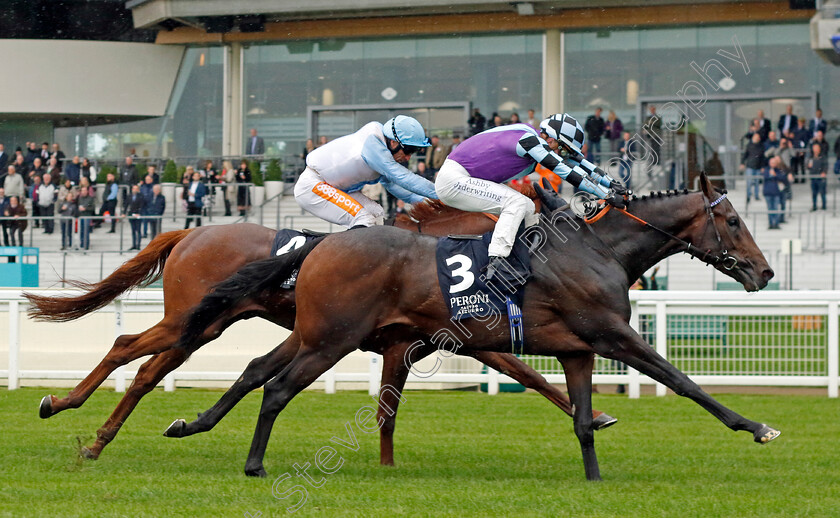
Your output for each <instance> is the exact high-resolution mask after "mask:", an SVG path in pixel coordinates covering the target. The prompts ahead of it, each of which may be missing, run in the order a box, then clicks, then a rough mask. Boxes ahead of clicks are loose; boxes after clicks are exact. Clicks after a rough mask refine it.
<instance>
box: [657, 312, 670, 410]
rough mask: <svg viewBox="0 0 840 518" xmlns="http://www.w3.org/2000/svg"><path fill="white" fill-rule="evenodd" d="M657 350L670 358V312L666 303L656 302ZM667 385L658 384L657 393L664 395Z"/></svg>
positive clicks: (660, 354)
mask: <svg viewBox="0 0 840 518" xmlns="http://www.w3.org/2000/svg"><path fill="white" fill-rule="evenodd" d="M656 352H657V353H659V356H661V357H663V358H665V359H666V360H667V359H668V313H667V312H666V311H665V303H664V302H657V303H656ZM666 390H667V387H665V385H663V384H662V383H658V382H657V384H656V395H657V396H664V395H665V394H666Z"/></svg>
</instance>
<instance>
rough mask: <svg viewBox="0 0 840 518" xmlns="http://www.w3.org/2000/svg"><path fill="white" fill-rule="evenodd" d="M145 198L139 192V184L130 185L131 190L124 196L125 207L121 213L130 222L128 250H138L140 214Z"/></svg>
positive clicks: (140, 226) (142, 210)
mask: <svg viewBox="0 0 840 518" xmlns="http://www.w3.org/2000/svg"><path fill="white" fill-rule="evenodd" d="M145 203H146V200H144V199H143V195H142V194H140V186H139V185H137V184H135V185H132V186H131V192H130V193H129V194H128V195H127V196H126V198H125V209H124V210H123V213H124V214H125V215H126V216H127V217H128V222H129V223H130V224H131V248H129V250H140V239H141V238H142V237H143V236H142V232H141V230H142V220H141V219H140V216H142V215H143V212H145V210H144V205H145Z"/></svg>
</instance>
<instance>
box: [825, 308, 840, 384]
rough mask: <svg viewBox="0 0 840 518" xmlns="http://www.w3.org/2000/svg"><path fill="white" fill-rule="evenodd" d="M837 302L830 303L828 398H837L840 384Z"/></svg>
mask: <svg viewBox="0 0 840 518" xmlns="http://www.w3.org/2000/svg"><path fill="white" fill-rule="evenodd" d="M837 304H838V303H837V301H831V302H829V303H828V397H837V387H838V383H840V374H838V370H840V365H838V361H840V351H838V349H840V336H838V333H840V329H838V328H840V324H838V322H837V316H838V315H837V313H838V311H837Z"/></svg>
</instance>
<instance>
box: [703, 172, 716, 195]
mask: <svg viewBox="0 0 840 518" xmlns="http://www.w3.org/2000/svg"><path fill="white" fill-rule="evenodd" d="M700 190H702V191H703V194H705V195H706V197H707V198H709V199H710V200H711V199H714V190H715V189H714V187H713V186H712V182H710V181H709V177H708V176H706V171H700Z"/></svg>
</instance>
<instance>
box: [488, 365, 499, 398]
mask: <svg viewBox="0 0 840 518" xmlns="http://www.w3.org/2000/svg"><path fill="white" fill-rule="evenodd" d="M498 393H499V371H497V370H496V369H491V368H490V367H487V394H488V395H490V396H495V395H496V394H498Z"/></svg>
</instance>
